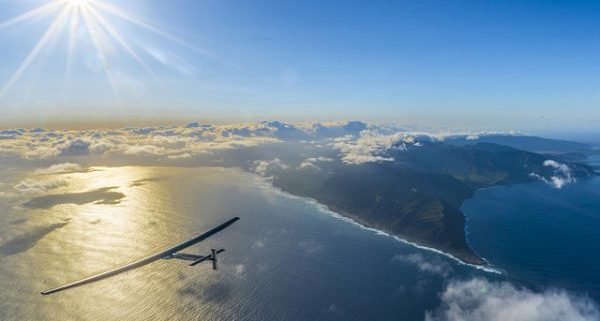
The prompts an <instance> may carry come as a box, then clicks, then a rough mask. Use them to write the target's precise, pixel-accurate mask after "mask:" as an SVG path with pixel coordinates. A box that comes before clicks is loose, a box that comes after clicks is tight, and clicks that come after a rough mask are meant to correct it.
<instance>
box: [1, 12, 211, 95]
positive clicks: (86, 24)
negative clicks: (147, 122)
mask: <svg viewBox="0 0 600 321" xmlns="http://www.w3.org/2000/svg"><path fill="white" fill-rule="evenodd" d="M48 15H54V18H53V20H52V22H51V23H50V25H49V26H48V27H47V28H46V29H45V32H44V34H43V35H42V37H41V38H40V39H39V40H38V41H37V43H36V44H35V46H34V47H33V48H32V49H31V51H30V52H29V53H28V54H27V55H26V57H25V58H24V59H23V61H22V63H21V64H20V65H19V67H18V68H17V69H16V71H15V72H14V73H13V74H12V76H11V77H10V79H8V80H7V81H6V82H5V83H4V85H2V87H0V99H2V98H3V97H4V95H5V94H6V92H7V91H8V90H10V89H11V87H12V86H13V85H14V84H15V83H16V82H17V81H18V80H19V78H20V77H21V76H22V75H23V73H25V72H26V71H27V69H28V68H29V67H30V65H31V64H32V62H33V61H34V60H35V59H36V58H37V57H38V55H39V54H40V53H41V52H42V50H43V49H44V48H46V47H50V46H48V44H49V43H50V41H51V40H52V39H56V38H57V37H67V39H68V45H67V48H66V55H65V56H66V60H67V62H66V66H67V68H66V70H65V74H66V75H65V78H66V79H68V78H69V77H68V75H69V74H70V72H71V64H72V61H73V55H74V50H75V47H76V46H77V42H78V36H77V31H78V28H83V29H84V30H85V33H86V34H87V35H88V37H89V40H91V41H90V42H91V43H92V44H93V47H94V48H95V50H96V52H97V56H98V57H99V59H100V60H101V63H102V66H103V73H104V75H105V77H106V79H107V81H108V83H109V84H110V87H111V88H112V90H113V93H114V94H115V98H116V99H117V100H120V93H119V88H117V87H118V86H117V84H116V82H115V71H114V70H113V68H112V67H111V66H112V64H111V62H110V61H109V54H108V48H107V47H110V48H120V49H121V50H122V51H123V52H124V53H125V54H127V55H128V56H129V57H130V58H132V60H133V61H135V62H136V63H137V65H138V66H139V67H140V68H142V69H143V70H144V71H145V72H147V73H148V75H149V76H150V77H151V79H153V80H154V81H155V82H156V83H157V84H159V85H160V87H161V88H163V89H164V90H165V92H168V91H169V90H167V89H166V87H165V86H164V84H163V83H162V81H161V79H160V77H158V76H157V74H156V73H155V72H154V71H153V70H152V68H150V66H149V64H147V63H146V62H145V61H144V60H143V59H142V55H141V54H140V53H139V51H140V50H147V49H144V48H139V47H136V46H135V45H134V44H135V39H128V38H127V37H125V36H124V34H123V33H122V32H121V31H120V30H118V29H117V28H116V27H115V26H114V23H113V22H114V21H115V19H117V20H120V21H125V22H127V23H129V24H131V25H133V26H135V27H136V28H138V29H141V30H143V31H146V32H149V33H152V34H154V35H156V36H158V37H161V38H163V39H166V40H169V41H171V42H174V43H176V44H177V45H179V46H181V47H184V48H186V49H187V50H192V51H194V52H196V53H197V54H201V55H204V56H207V57H209V58H212V59H217V60H220V59H219V57H217V56H216V55H214V54H212V53H210V52H209V51H207V50H204V49H202V48H199V47H197V46H195V45H192V44H189V43H187V42H185V41H183V40H181V39H179V38H178V37H176V36H173V35H171V34H170V33H168V32H166V31H164V30H161V29H159V28H157V27H154V26H153V25H152V23H150V22H147V21H145V20H144V19H141V18H138V17H136V16H135V15H133V14H131V13H130V12H128V11H127V10H124V9H122V8H121V7H119V6H117V5H114V4H111V3H108V2H106V1H103V0H48V1H47V2H46V4H44V5H41V6H39V7H36V8H34V9H32V10H30V11H28V12H25V13H23V14H21V15H19V16H16V17H13V18H11V19H8V20H5V21H1V22H0V31H2V30H4V29H7V28H10V27H13V26H15V25H18V24H21V23H24V22H28V21H34V20H38V19H39V18H40V17H44V16H48ZM128 34H130V33H128ZM108 40H110V41H112V44H110V45H108V44H107V41H108ZM132 40H133V41H132Z"/></svg>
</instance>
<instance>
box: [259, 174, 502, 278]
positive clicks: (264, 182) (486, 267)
mask: <svg viewBox="0 0 600 321" xmlns="http://www.w3.org/2000/svg"><path fill="white" fill-rule="evenodd" d="M251 174H253V173H251ZM254 176H255V177H256V178H257V180H258V181H259V182H260V184H258V187H260V188H263V189H266V190H271V191H274V192H276V193H277V194H279V195H281V196H284V197H287V198H291V199H295V200H301V201H304V202H307V203H309V204H311V205H313V206H315V208H317V209H318V210H319V211H320V212H322V213H324V214H327V215H329V216H331V217H333V218H335V219H338V220H341V221H344V222H346V223H350V224H352V225H355V226H357V227H359V228H361V229H363V230H367V231H370V232H373V233H374V234H376V235H379V236H384V237H391V238H393V239H394V240H396V241H398V242H401V243H404V244H407V245H410V246H412V247H415V248H418V249H421V250H426V251H429V252H433V253H436V254H439V255H443V256H445V257H447V258H449V259H451V260H453V261H455V262H456V263H458V264H460V265H465V266H469V267H472V268H475V269H478V270H482V271H485V272H488V273H494V274H503V273H502V271H500V270H497V269H495V268H493V267H492V266H491V265H490V264H489V263H488V262H487V260H485V259H484V258H482V257H480V256H478V257H479V258H480V259H481V260H482V261H483V262H485V263H483V264H474V263H470V262H468V261H467V260H463V259H461V258H459V257H458V256H455V255H453V254H451V253H448V252H444V251H442V250H440V249H437V248H434V247H430V246H426V245H422V244H419V243H417V242H414V241H410V240H407V239H405V238H402V237H401V236H398V235H394V234H392V233H389V232H386V231H383V230H380V229H377V228H374V227H369V226H367V225H365V224H363V223H361V222H359V221H357V220H355V219H353V218H352V217H349V216H346V215H342V214H340V213H338V212H336V211H334V210H332V209H330V208H329V207H328V206H327V205H324V204H321V203H319V202H318V201H317V200H315V199H313V198H310V197H303V196H298V195H294V194H291V193H288V192H286V191H285V190H283V189H281V188H280V187H278V186H275V185H273V184H272V182H270V181H269V179H268V178H265V177H262V176H259V175H254ZM465 226H466V225H465Z"/></svg>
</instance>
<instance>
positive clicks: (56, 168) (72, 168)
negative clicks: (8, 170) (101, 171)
mask: <svg viewBox="0 0 600 321" xmlns="http://www.w3.org/2000/svg"><path fill="white" fill-rule="evenodd" d="M83 170H84V168H83V166H81V165H79V164H74V163H62V164H54V165H51V166H49V167H46V168H40V169H37V170H35V171H34V172H33V173H34V174H36V175H48V174H66V173H73V172H81V171H83Z"/></svg>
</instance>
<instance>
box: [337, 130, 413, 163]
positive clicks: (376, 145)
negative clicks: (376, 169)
mask: <svg viewBox="0 0 600 321" xmlns="http://www.w3.org/2000/svg"><path fill="white" fill-rule="evenodd" d="M416 142H417V136H415V135H412V134H410V133H403V132H400V133H395V134H391V135H385V134H381V133H380V132H379V131H378V130H364V131H362V132H360V135H359V137H358V138H354V137H352V136H345V137H341V138H338V139H336V140H335V142H334V143H333V144H332V146H333V148H334V149H337V150H338V151H339V152H340V155H341V158H342V161H344V162H345V163H346V164H363V163H368V162H382V161H393V160H394V159H393V158H391V157H385V156H384V154H385V153H386V152H387V151H389V150H390V149H394V150H406V148H407V147H406V144H407V143H408V144H414V143H416Z"/></svg>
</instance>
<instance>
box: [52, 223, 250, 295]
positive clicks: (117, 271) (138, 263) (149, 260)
mask: <svg viewBox="0 0 600 321" xmlns="http://www.w3.org/2000/svg"><path fill="white" fill-rule="evenodd" d="M239 219H240V218H239V217H234V218H232V219H230V220H229V221H227V222H225V223H223V224H221V225H219V226H217V227H214V228H213V229H211V230H209V231H208V232H206V233H203V234H200V235H198V236H196V237H194V238H193V239H190V240H188V241H185V242H183V243H179V244H177V245H174V246H172V247H170V248H168V249H166V250H164V251H162V252H159V253H156V254H153V255H151V256H148V257H145V258H143V259H139V260H137V261H134V262H131V263H129V264H126V265H124V266H122V267H119V268H116V269H113V270H110V271H106V272H103V273H99V274H96V275H92V276H90V277H87V278H85V279H83V280H79V281H75V282H73V283H69V284H66V285H63V286H59V287H57V288H53V289H49V290H46V291H43V292H42V295H48V294H52V293H56V292H59V291H63V290H66V289H70V288H74V287H77V286H80V285H84V284H88V283H92V282H96V281H100V280H103V279H106V278H109V277H111V276H115V275H117V274H121V273H124V272H127V271H130V270H133V269H137V268H139V267H142V266H144V265H147V264H150V263H152V262H154V261H157V260H160V259H163V258H168V257H169V256H171V255H173V254H175V253H177V252H179V251H181V250H183V249H185V248H188V247H190V246H192V245H194V244H196V243H198V242H201V241H203V240H205V239H207V238H209V237H211V236H213V235H215V234H217V233H219V232H221V231H222V230H224V229H225V228H227V227H228V226H229V225H231V224H233V223H235V222H236V221H237V220H239Z"/></svg>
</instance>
